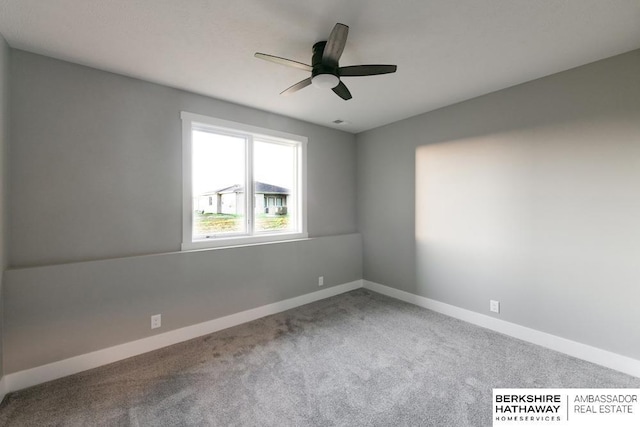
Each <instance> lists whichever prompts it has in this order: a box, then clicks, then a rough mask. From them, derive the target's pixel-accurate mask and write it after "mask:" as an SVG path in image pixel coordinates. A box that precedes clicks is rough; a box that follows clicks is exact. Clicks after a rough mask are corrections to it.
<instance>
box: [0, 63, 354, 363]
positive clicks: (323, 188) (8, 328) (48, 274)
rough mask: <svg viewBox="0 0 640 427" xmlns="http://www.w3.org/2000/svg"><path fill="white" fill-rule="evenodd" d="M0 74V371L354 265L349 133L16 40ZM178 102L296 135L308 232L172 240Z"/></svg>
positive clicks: (241, 304)
mask: <svg viewBox="0 0 640 427" xmlns="http://www.w3.org/2000/svg"><path fill="white" fill-rule="evenodd" d="M11 71H12V73H11V79H12V80H11V88H12V99H11V116H12V117H11V119H12V122H11V151H10V161H11V169H10V195H11V196H10V200H9V206H10V214H11V215H10V218H11V223H10V224H11V230H12V233H11V236H10V244H9V249H10V251H9V253H10V259H9V262H10V270H8V271H7V273H6V282H5V307H6V312H5V331H4V338H5V351H4V354H5V372H7V373H11V372H16V371H19V370H22V369H27V368H31V367H34V366H38V365H41V364H45V363H50V362H53V361H56V360H60V359H63V358H67V357H71V356H75V355H78V354H82V353H86V352H89V351H93V350H97V349H100V348H105V347H108V346H112V345H116V344H120V343H124V342H127V341H131V340H134V339H139V338H143V337H146V336H150V335H152V332H151V330H150V328H149V317H150V316H151V315H152V314H155V313H162V314H163V327H162V328H161V329H160V330H158V331H157V332H156V330H154V332H153V333H158V332H164V331H168V330H172V329H175V328H180V327H183V326H187V325H190V324H194V323H198V322H203V321H206V320H210V319H213V318H217V317H220V316H224V315H227V314H231V313H234V312H237V311H242V310H246V309H250V308H254V307H257V306H261V305H264V304H269V303H273V302H276V301H280V300H282V299H285V298H291V297H295V296H299V295H303V294H305V293H309V292H312V291H315V290H318V286H317V280H318V276H319V275H324V276H325V286H333V285H337V284H341V283H346V282H350V281H353V280H357V279H360V278H361V277H362V275H361V274H362V261H361V240H360V236H359V235H358V234H354V233H355V232H356V231H357V229H356V202H355V196H356V171H355V164H356V159H355V154H356V144H355V137H354V136H353V135H351V134H348V133H344V132H340V131H336V130H332V129H329V128H324V127H321V126H316V125H312V124H309V123H305V122H301V121H298V120H293V119H290V118H285V117H282V116H278V115H274V114H270V113H266V112H263V111H258V110H254V109H250V108H247V107H242V106H239V105H235V104H230V103H227V102H224V101H220V100H215V99H211V98H207V97H203V96H199V95H195V94H192V93H187V92H183V91H180V90H176V89H172V88H167V87H163V86H159V85H156V84H152V83H148V82H143V81H140V80H136V79H131V78H127V77H123V76H119V75H115V74H111V73H107V72H103V71H98V70H95V69H91V68H86V67H82V66H79V65H74V64H70V63H67V62H63V61H57V60H54V59H51V58H46V57H43V56H39V55H35V54H30V53H26V52H22V51H18V50H12V51H11ZM182 110H185V111H190V112H193V113H199V114H205V115H211V116H215V117H219V118H222V119H226V120H234V121H239V122H244V123H247V124H250V125H255V126H262V127H268V128H271V129H276V130H281V131H285V132H290V133H294V134H300V135H304V136H307V137H308V138H309V143H308V152H307V155H308V156H307V157H308V160H307V161H308V165H307V173H308V179H307V186H308V212H309V214H308V231H309V234H310V236H311V237H312V239H310V240H307V241H301V242H295V243H280V244H272V245H263V246H252V247H245V248H236V249H224V250H209V251H202V252H191V253H180V252H178V251H179V249H180V243H181V230H182V222H181V212H182V156H181V153H182V151H181V150H182V148H181V147H182V141H181V121H180V111H182ZM149 254H155V255H149Z"/></svg>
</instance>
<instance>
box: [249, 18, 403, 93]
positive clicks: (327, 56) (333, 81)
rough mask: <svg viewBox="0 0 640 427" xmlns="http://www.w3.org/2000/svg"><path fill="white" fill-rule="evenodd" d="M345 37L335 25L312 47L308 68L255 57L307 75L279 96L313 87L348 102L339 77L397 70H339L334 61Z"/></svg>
mask: <svg viewBox="0 0 640 427" xmlns="http://www.w3.org/2000/svg"><path fill="white" fill-rule="evenodd" d="M348 34H349V27H348V26H346V25H344V24H340V23H338V24H336V25H335V27H333V30H332V31H331V34H330V35H329V40H326V41H320V42H317V43H316V44H314V45H313V56H312V58H311V65H307V64H303V63H302V62H298V61H292V60H291V59H286V58H280V57H278V56H273V55H267V54H266V53H260V52H256V54H255V57H256V58H260V59H264V60H266V61H271V62H275V63H276V64H281V65H287V66H289V67H294V68H299V69H301V70H304V71H309V72H311V77H309V78H306V79H304V80H302V81H300V82H298V83H296V84H294V85H293V86H291V87H289V88H287V89H285V90H284V91H282V92H281V93H280V95H289V94H292V93H294V92H297V91H299V90H300V89H302V88H305V87H307V86H309V85H310V84H313V85H314V86H317V87H320V88H325V89H332V90H333V91H334V92H335V93H336V94H337V95H338V96H339V97H340V98H342V99H344V100H345V101H346V100H348V99H351V98H352V97H351V92H349V89H347V87H346V86H345V84H344V83H342V81H340V78H341V77H362V76H374V75H376V74H388V73H395V72H396V70H397V69H398V67H397V66H395V65H351V66H348V67H340V66H339V65H338V60H339V59H340V56H341V55H342V51H343V50H344V46H345V44H346V43H347V35H348Z"/></svg>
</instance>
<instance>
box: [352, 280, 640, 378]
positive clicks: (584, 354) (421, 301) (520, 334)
mask: <svg viewBox="0 0 640 427" xmlns="http://www.w3.org/2000/svg"><path fill="white" fill-rule="evenodd" d="M363 285H364V287H365V288H366V289H369V290H372V291H374V292H378V293H380V294H383V295H387V296H389V297H392V298H395V299H399V300H401V301H405V302H408V303H411V304H414V305H417V306H420V307H424V308H428V309H429V310H433V311H436V312H438V313H442V314H444V315H447V316H450V317H455V318H456V319H460V320H464V321H465V322H468V323H472V324H474V325H478V326H481V327H483V328H487V329H491V330H492V331H496V332H500V333H502V334H505V335H509V336H511V337H514V338H518V339H521V340H523V341H527V342H530V343H533V344H537V345H539V346H542V347H546V348H549V349H551V350H555V351H558V352H560V353H564V354H567V355H569V356H573V357H577V358H578V359H582V360H586V361H587V362H591V363H595V364H597V365H601V366H605V367H607V368H611V369H615V370H616V371H620V372H624V373H625V374H629V375H633V376H635V377H640V360H636V359H632V358H630V357H627V356H622V355H620V354H617V353H612V352H610V351H607V350H602V349H600V348H596V347H592V346H589V345H586V344H582V343H579V342H576V341H571V340H568V339H566V338H561V337H558V336H556V335H551V334H547V333H546V332H540V331H538V330H535V329H531V328H527V327H525V326H520V325H517V324H515V323H510V322H506V321H504V320H500V319H496V318H495V317H491V316H487V315H484V314H480V313H476V312H475V311H470V310H466V309H464V308H460V307H456V306H453V305H449V304H445V303H443V302H440V301H435V300H432V299H429V298H425V297H421V296H419V295H415V294H412V293H409V292H405V291H401V290H398V289H394V288H391V287H389V286H385V285H381V284H379V283H374V282H370V281H368V280H363Z"/></svg>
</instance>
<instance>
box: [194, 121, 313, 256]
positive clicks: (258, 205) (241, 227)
mask: <svg viewBox="0 0 640 427" xmlns="http://www.w3.org/2000/svg"><path fill="white" fill-rule="evenodd" d="M182 119H183V139H184V141H183V156H184V159H183V166H184V170H185V176H184V180H185V185H184V192H185V196H184V207H183V215H184V217H185V218H184V225H183V248H185V249H190V248H198V247H207V246H221V245H229V244H237V243H252V242H262V241H273V240H284V239H292V238H299V237H306V221H305V203H304V201H305V199H304V196H305V194H304V189H305V188H304V175H305V174H304V164H305V154H306V153H305V149H306V138H304V137H300V136H297V135H290V134H285V133H282V132H277V131H272V130H268V129H262V128H256V127H252V126H248V125H243V124H239V123H233V122H228V121H223V120H219V119H214V118H210V117H204V116H199V115H195V114H191V113H185V112H183V113H182Z"/></svg>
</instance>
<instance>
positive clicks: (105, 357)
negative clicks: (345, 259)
mask: <svg viewBox="0 0 640 427" xmlns="http://www.w3.org/2000/svg"><path fill="white" fill-rule="evenodd" d="M361 287H362V280H356V281H353V282H349V283H344V284H342V285H337V286H332V287H330V288H326V289H322V290H320V291H316V292H312V293H310V294H305V295H301V296H299V297H295V298H290V299H286V300H283V301H278V302H275V303H273V304H267V305H263V306H261V307H257V308H253V309H251V310H246V311H242V312H240V313H235V314H231V315H229V316H225V317H220V318H218V319H213V320H209V321H207V322H203V323H198V324H196V325H191V326H186V327H184V328H180V329H175V330H173V331H169V332H165V333H162V334H159V335H154V336H151V337H148V338H142V339H139V340H136V341H131V342H128V343H125V344H120V345H116V346H114V347H109V348H105V349H102V350H98V351H94V352H91V353H86V354H82V355H79V356H74V357H70V358H69V359H64V360H60V361H58V362H53V363H49V364H47V365H42V366H38V367H35V368H31V369H25V370H24V371H19V372H15V373H12V374H8V375H5V376H4V377H3V378H2V380H1V381H0V391H2V392H3V393H9V392H12V391H16V390H20V389H23V388H26V387H31V386H33V385H36V384H41V383H44V382H47V381H51V380H54V379H57V378H62V377H66V376H67V375H72V374H76V373H78V372H82V371H86V370H88V369H93V368H97V367H99V366H103V365H106V364H109V363H113V362H117V361H119V360H123V359H127V358H129V357H132V356H137V355H139V354H143V353H147V352H149V351H153V350H157V349H159V348H162V347H166V346H169V345H172V344H177V343H179V342H183V341H187V340H190V339H193V338H197V337H200V336H203V335H208V334H211V333H213V332H217V331H220V330H222V329H227V328H230V327H232V326H237V325H240V324H242V323H246V322H250V321H252V320H256V319H259V318H261V317H265V316H269V315H271V314H276V313H280V312H282V311H286V310H289V309H292V308H295V307H299V306H301V305H305V304H309V303H312V302H314V301H318V300H321V299H325V298H329V297H332V296H335V295H338V294H341V293H344V292H349V291H352V290H354V289H358V288H361Z"/></svg>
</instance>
